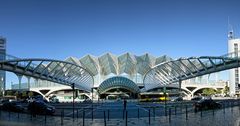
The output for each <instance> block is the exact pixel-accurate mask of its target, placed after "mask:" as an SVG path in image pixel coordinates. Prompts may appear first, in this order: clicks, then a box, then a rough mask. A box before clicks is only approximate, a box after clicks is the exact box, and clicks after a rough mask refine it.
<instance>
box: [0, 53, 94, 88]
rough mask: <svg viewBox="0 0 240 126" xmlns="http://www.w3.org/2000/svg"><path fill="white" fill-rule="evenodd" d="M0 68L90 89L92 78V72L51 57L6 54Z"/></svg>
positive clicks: (92, 82)
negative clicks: (23, 56)
mask: <svg viewBox="0 0 240 126" xmlns="http://www.w3.org/2000/svg"><path fill="white" fill-rule="evenodd" d="M0 69H1V70H5V71H10V72H14V73H16V74H20V75H25V76H29V77H33V78H38V79H43V80H48V81H51V82H55V83H59V84H63V85H68V86H72V85H73V84H74V85H75V87H76V88H79V89H82V90H85V91H89V92H90V91H91V88H92V87H93V84H94V80H93V76H92V74H91V73H90V72H89V71H87V70H86V69H85V68H83V67H82V66H79V65H78V64H74V63H71V62H67V61H60V60H52V59H37V58H31V59H19V58H16V57H13V56H9V55H6V59H5V60H4V61H0Z"/></svg>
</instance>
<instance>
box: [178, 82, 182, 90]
mask: <svg viewBox="0 0 240 126" xmlns="http://www.w3.org/2000/svg"><path fill="white" fill-rule="evenodd" d="M178 82H179V87H178V88H179V93H181V88H182V80H179V81H178Z"/></svg>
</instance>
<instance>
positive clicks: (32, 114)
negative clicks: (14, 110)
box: [30, 112, 33, 121]
mask: <svg viewBox="0 0 240 126" xmlns="http://www.w3.org/2000/svg"><path fill="white" fill-rule="evenodd" d="M30 115H31V116H30V119H31V121H32V118H33V114H32V112H31V113H30Z"/></svg>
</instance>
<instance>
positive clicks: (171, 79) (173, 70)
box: [143, 53, 240, 91]
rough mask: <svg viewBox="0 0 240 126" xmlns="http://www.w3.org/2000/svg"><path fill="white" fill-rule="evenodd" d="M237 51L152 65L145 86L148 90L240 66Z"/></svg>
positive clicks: (146, 76) (144, 81)
mask: <svg viewBox="0 0 240 126" xmlns="http://www.w3.org/2000/svg"><path fill="white" fill-rule="evenodd" d="M236 54H237V53H230V54H227V55H224V56H218V57H214V56H201V57H189V58H179V59H177V60H171V61H167V62H163V63H160V64H158V65H156V66H154V67H152V68H151V69H150V70H149V71H148V72H147V73H146V74H145V76H144V80H143V83H144V87H145V90H146V91H148V90H150V89H153V88H157V87H160V86H164V85H168V84H173V83H176V82H181V81H182V80H187V79H191V78H194V77H197V76H202V75H206V74H210V73H214V72H219V71H223V70H227V69H232V68H237V67H240V64H239V63H240V62H239V61H240V58H239V57H238V55H236Z"/></svg>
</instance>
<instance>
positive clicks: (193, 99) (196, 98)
mask: <svg viewBox="0 0 240 126" xmlns="http://www.w3.org/2000/svg"><path fill="white" fill-rule="evenodd" d="M202 99H203V97H202V96H196V97H193V98H192V99H191V101H199V100H202Z"/></svg>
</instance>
